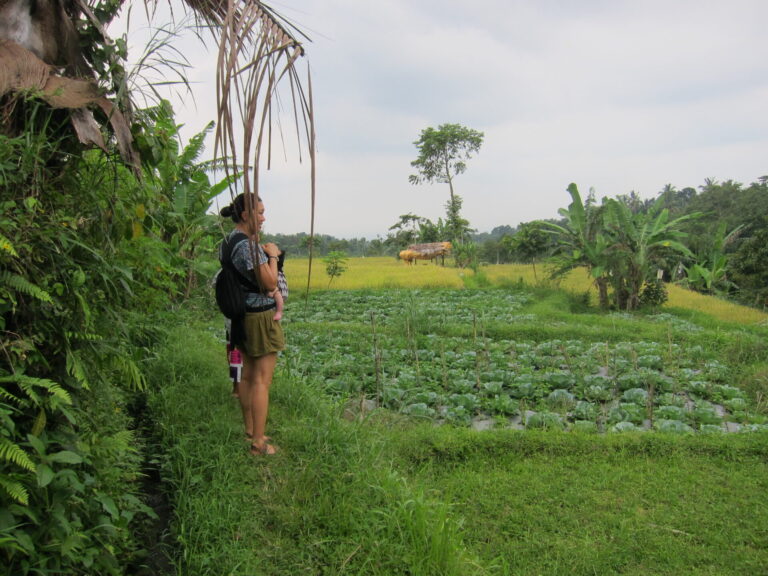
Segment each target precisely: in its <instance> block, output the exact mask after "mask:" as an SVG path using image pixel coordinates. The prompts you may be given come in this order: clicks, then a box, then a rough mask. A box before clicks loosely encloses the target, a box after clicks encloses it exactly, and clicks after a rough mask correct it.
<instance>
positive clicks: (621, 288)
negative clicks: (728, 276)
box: [604, 199, 700, 310]
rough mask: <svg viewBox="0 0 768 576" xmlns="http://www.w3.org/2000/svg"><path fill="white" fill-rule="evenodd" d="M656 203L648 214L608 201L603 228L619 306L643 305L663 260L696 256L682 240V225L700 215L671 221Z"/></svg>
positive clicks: (629, 307) (695, 214)
mask: <svg viewBox="0 0 768 576" xmlns="http://www.w3.org/2000/svg"><path fill="white" fill-rule="evenodd" d="M661 205H662V204H661V201H660V200H657V201H656V202H655V203H654V204H653V205H652V206H651V208H650V209H649V210H648V211H647V212H642V211H640V212H633V211H632V210H631V209H630V207H629V206H628V205H627V204H626V203H624V202H619V201H618V200H615V199H609V200H607V201H606V202H605V213H604V227H605V231H606V233H607V234H608V235H609V237H610V251H611V254H612V259H611V260H612V269H611V280H612V284H613V287H614V297H615V301H616V306H617V307H618V308H619V309H626V310H634V309H636V308H637V307H638V306H639V304H640V292H641V290H642V288H643V285H644V284H645V283H646V282H647V281H649V280H651V279H652V278H653V277H655V274H656V270H657V269H658V267H659V266H660V265H661V264H663V262H664V258H665V257H666V256H669V255H671V254H681V255H683V256H686V257H693V254H692V253H691V251H690V250H689V249H688V247H687V246H686V245H685V244H683V242H682V240H683V239H684V238H685V237H686V233H685V232H683V231H682V230H681V229H680V226H681V224H683V222H686V221H688V220H691V219H694V218H698V217H699V216H700V214H699V213H692V214H686V215H685V216H681V217H679V218H675V219H673V220H670V217H669V210H667V209H666V208H664V209H661Z"/></svg>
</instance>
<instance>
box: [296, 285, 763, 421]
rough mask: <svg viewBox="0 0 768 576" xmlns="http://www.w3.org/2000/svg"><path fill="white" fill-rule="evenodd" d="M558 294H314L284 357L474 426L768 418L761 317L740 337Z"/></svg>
mask: <svg viewBox="0 0 768 576" xmlns="http://www.w3.org/2000/svg"><path fill="white" fill-rule="evenodd" d="M556 294H557V295H554V294H552V295H550V296H549V297H547V298H543V299H542V298H541V296H540V295H539V296H534V294H533V293H532V292H530V291H526V290H510V289H495V290H472V289H464V290H452V289H432V290H408V291H404V290H396V289H395V290H379V291H375V292H374V291H329V292H322V293H318V294H313V295H312V298H311V300H310V301H309V302H302V301H297V302H295V303H293V304H292V307H291V308H290V312H289V314H288V318H289V319H288V320H287V323H286V332H287V333H288V335H289V343H290V347H289V350H288V351H287V353H286V358H287V362H288V364H289V366H290V368H291V369H292V370H295V371H297V372H298V373H299V374H300V375H302V376H303V377H306V378H310V379H312V380H314V381H316V382H318V383H319V384H321V386H322V387H323V389H325V390H326V391H327V392H328V393H329V394H331V395H334V396H336V397H341V398H365V399H367V405H368V406H369V408H371V407H385V408H387V409H389V410H392V411H396V412H398V413H401V414H404V415H408V416H411V417H414V418H419V419H429V420H432V421H435V422H438V423H450V424H453V425H457V426H463V427H470V426H471V427H474V428H476V429H487V428H515V429H531V428H543V429H557V430H562V429H567V430H578V431H587V432H621V431H630V430H660V431H667V432H680V433H701V434H721V433H727V432H745V431H755V430H761V429H768V424H766V422H767V421H768V420H767V419H766V416H765V415H764V414H763V413H762V412H763V411H764V410H763V409H764V408H765V407H764V406H763V405H758V404H760V398H757V399H755V398H750V395H749V394H748V393H747V392H746V389H748V388H749V386H748V384H749V382H746V381H748V380H749V379H750V378H757V377H759V376H753V375H751V374H749V373H748V371H746V372H745V364H744V362H743V358H742V356H745V355H746V356H747V357H749V355H750V350H752V351H753V352H754V351H758V350H760V348H761V344H760V331H761V329H760V327H756V332H754V333H751V332H748V331H744V332H743V334H740V335H739V337H738V342H737V344H734V342H733V341H732V340H731V339H729V338H728V339H727V338H725V337H724V335H723V334H722V332H721V331H720V330H719V329H718V328H717V327H713V326H711V324H708V323H707V322H706V321H703V322H701V323H697V321H696V320H695V319H687V318H685V315H681V314H672V313H669V312H653V313H648V314H646V315H639V316H637V315H636V316H633V315H629V314H624V313H609V314H575V315H574V314H570V313H569V311H570V307H572V306H576V305H577V304H578V303H577V302H575V303H569V302H568V301H567V299H566V301H561V300H562V299H563V298H565V296H564V293H556ZM572 298H575V297H572ZM553 299H554V300H553ZM558 314H561V315H563V317H562V319H561V318H559V317H558ZM566 317H567V318H566ZM566 320H567V321H566ZM754 353H755V354H758V353H757V352H754ZM745 384H747V385H745Z"/></svg>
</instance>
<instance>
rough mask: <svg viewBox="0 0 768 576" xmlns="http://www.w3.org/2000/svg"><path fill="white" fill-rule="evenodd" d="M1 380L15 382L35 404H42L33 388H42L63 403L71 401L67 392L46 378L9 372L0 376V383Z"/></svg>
mask: <svg viewBox="0 0 768 576" xmlns="http://www.w3.org/2000/svg"><path fill="white" fill-rule="evenodd" d="M3 382H15V383H16V384H18V385H19V388H21V389H22V390H23V391H24V393H25V394H26V395H27V397H29V399H30V400H32V402H34V403H35V405H37V406H40V405H41V404H42V398H41V397H40V395H39V394H38V393H37V391H36V390H35V388H42V389H43V390H45V391H46V392H48V393H50V394H51V396H53V397H54V398H55V399H57V400H58V401H59V402H61V403H63V404H71V403H72V398H71V396H70V395H69V392H67V391H66V390H65V389H64V388H62V387H61V386H60V385H59V384H57V383H56V382H54V381H53V380H48V379H47V378H34V377H32V376H27V375H26V374H10V375H8V376H2V377H0V383H3Z"/></svg>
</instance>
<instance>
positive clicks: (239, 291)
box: [214, 232, 260, 320]
mask: <svg viewBox="0 0 768 576" xmlns="http://www.w3.org/2000/svg"><path fill="white" fill-rule="evenodd" d="M247 238H248V236H246V235H245V234H243V233H242V232H237V233H235V234H232V236H230V237H228V238H225V239H224V240H223V241H222V243H221V248H220V249H219V260H220V262H221V270H219V271H218V272H217V273H216V276H215V279H214V290H215V293H216V304H217V305H218V307H219V310H221V313H222V314H224V316H226V317H227V318H229V319H230V320H242V319H243V318H244V317H245V295H246V293H247V292H259V291H260V290H259V287H258V286H256V285H255V284H254V283H253V282H251V281H250V280H249V279H248V278H247V277H246V276H244V275H243V274H241V273H240V271H239V270H237V268H235V266H234V265H233V264H232V251H233V250H234V249H235V246H237V245H238V244H239V243H240V242H242V241H243V240H245V239H247Z"/></svg>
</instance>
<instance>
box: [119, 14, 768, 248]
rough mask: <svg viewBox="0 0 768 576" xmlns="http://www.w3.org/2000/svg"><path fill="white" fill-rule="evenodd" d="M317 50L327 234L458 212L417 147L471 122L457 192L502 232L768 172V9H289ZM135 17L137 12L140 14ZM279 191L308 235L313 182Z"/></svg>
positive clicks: (269, 187) (202, 71)
mask: <svg viewBox="0 0 768 576" xmlns="http://www.w3.org/2000/svg"><path fill="white" fill-rule="evenodd" d="M271 5H272V6H273V7H274V8H276V9H277V10H278V11H279V12H282V13H284V14H285V15H286V16H288V17H290V18H291V19H293V20H294V21H296V22H297V24H298V25H299V26H300V27H302V28H303V29H305V30H307V32H308V33H309V34H310V35H311V36H312V37H313V42H312V43H308V44H307V54H308V56H307V58H308V59H309V61H310V63H311V67H312V75H313V88H314V92H315V101H316V111H317V129H318V133H317V137H318V150H319V153H318V214H317V217H318V221H317V231H318V232H321V233H326V234H332V235H335V236H340V237H351V236H367V237H369V238H371V237H375V236H377V235H385V234H386V231H387V228H388V227H389V226H390V225H392V224H394V223H395V222H396V221H397V219H398V217H399V215H401V214H405V213H408V212H413V213H416V214H418V215H420V216H425V217H428V218H430V219H433V220H437V218H439V217H441V216H442V215H443V214H444V204H445V200H446V199H447V190H445V189H444V187H443V186H440V185H433V186H419V187H414V186H411V185H410V184H409V183H408V181H407V178H408V174H410V173H411V167H410V161H411V160H413V159H414V158H415V157H416V149H415V148H414V146H413V141H414V140H416V138H417V137H418V135H419V133H420V131H421V130H422V129H424V128H426V127H427V126H437V125H439V124H442V123H446V122H451V123H454V122H457V123H461V124H464V125H466V126H469V127H472V128H475V129H478V130H482V131H484V132H485V143H484V145H483V148H482V149H481V151H480V154H479V155H478V156H477V157H476V158H474V159H472V160H471V161H470V163H469V165H468V169H467V172H466V173H465V174H462V175H460V176H459V177H458V178H457V180H456V187H457V192H458V193H459V194H460V195H461V196H462V197H463V198H464V212H465V216H466V217H467V218H468V219H469V220H470V222H471V223H472V225H473V226H474V227H475V228H477V229H479V230H481V231H487V230H490V229H492V228H493V227H495V226H499V225H502V224H511V225H515V224H517V223H519V222H521V221H528V220H532V219H535V218H550V217H555V216H556V213H557V209H558V208H559V207H562V206H565V205H566V204H567V203H568V196H567V193H566V192H565V188H566V187H567V185H568V184H569V183H570V182H576V183H577V184H578V185H579V187H580V188H581V189H582V190H584V191H587V190H588V189H589V188H590V187H595V188H596V192H597V194H598V196H600V195H607V196H613V195H616V194H623V193H628V192H629V191H631V190H635V191H637V192H638V193H640V194H641V195H642V196H644V197H652V196H655V195H656V194H657V193H658V192H659V191H660V190H661V188H662V187H663V186H664V185H665V184H668V183H670V184H672V185H674V186H676V187H678V188H682V187H685V186H694V187H696V186H699V185H701V184H703V182H704V179H705V178H708V177H714V178H717V179H721V180H724V179H734V180H737V181H740V182H743V183H745V184H748V183H749V182H751V181H754V180H756V179H757V178H758V177H759V176H761V175H763V174H766V173H768V166H766V164H765V159H766V158H768V130H767V129H768V114H767V112H768V61H767V60H766V59H765V56H764V53H765V33H764V30H763V24H764V22H766V21H768V3H765V2H763V1H762V0H731V1H730V2H727V3H725V2H722V1H720V0H698V1H694V0H677V1H675V2H669V1H668V0H667V1H661V0H641V1H637V0H634V1H631V2H630V1H629V0H614V1H612V2H608V1H606V0H584V1H579V2H570V1H565V0H541V1H540V2H530V1H527V0H478V1H476V2H473V3H471V5H470V4H468V3H467V2H465V1H463V0H462V1H459V0H420V1H418V2H413V1H410V0H409V1H405V0H390V1H389V2H361V1H360V0H279V1H275V2H273V3H272V4H271ZM134 16H135V15H134ZM189 53H191V54H194V55H195V56H194V59H193V60H194V64H195V65H196V69H195V71H194V75H195V79H198V80H201V81H202V82H204V83H202V84H200V86H199V88H198V90H197V98H198V107H197V109H194V108H191V107H187V108H183V107H181V106H180V105H179V106H177V108H178V110H179V112H178V113H179V118H180V120H182V121H184V122H186V123H187V124H188V125H189V127H190V128H191V129H192V132H191V133H190V135H191V134H192V133H194V132H196V131H198V130H199V129H201V128H202V126H203V125H204V123H205V121H207V119H212V118H213V102H214V99H215V94H214V88H213V66H214V64H215V61H214V56H213V55H212V54H210V55H208V56H206V55H205V54H204V53H203V52H202V50H201V49H200V48H199V47H198V48H196V49H194V50H193V51H191V52H189ZM296 160H297V159H296V155H295V154H293V153H292V152H291V153H290V154H289V155H288V163H287V164H286V163H284V162H283V160H282V157H280V158H279V160H277V161H276V162H275V164H274V167H273V170H272V174H270V175H265V176H264V186H265V188H264V190H265V196H266V197H267V198H269V197H270V193H274V195H275V197H276V199H277V201H273V202H271V203H270V204H269V205H268V223H267V226H268V228H269V229H270V230H272V231H274V232H285V233H291V232H298V231H308V214H309V202H308V198H309V185H308V168H307V166H306V164H305V165H303V166H298V167H297V166H296Z"/></svg>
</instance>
